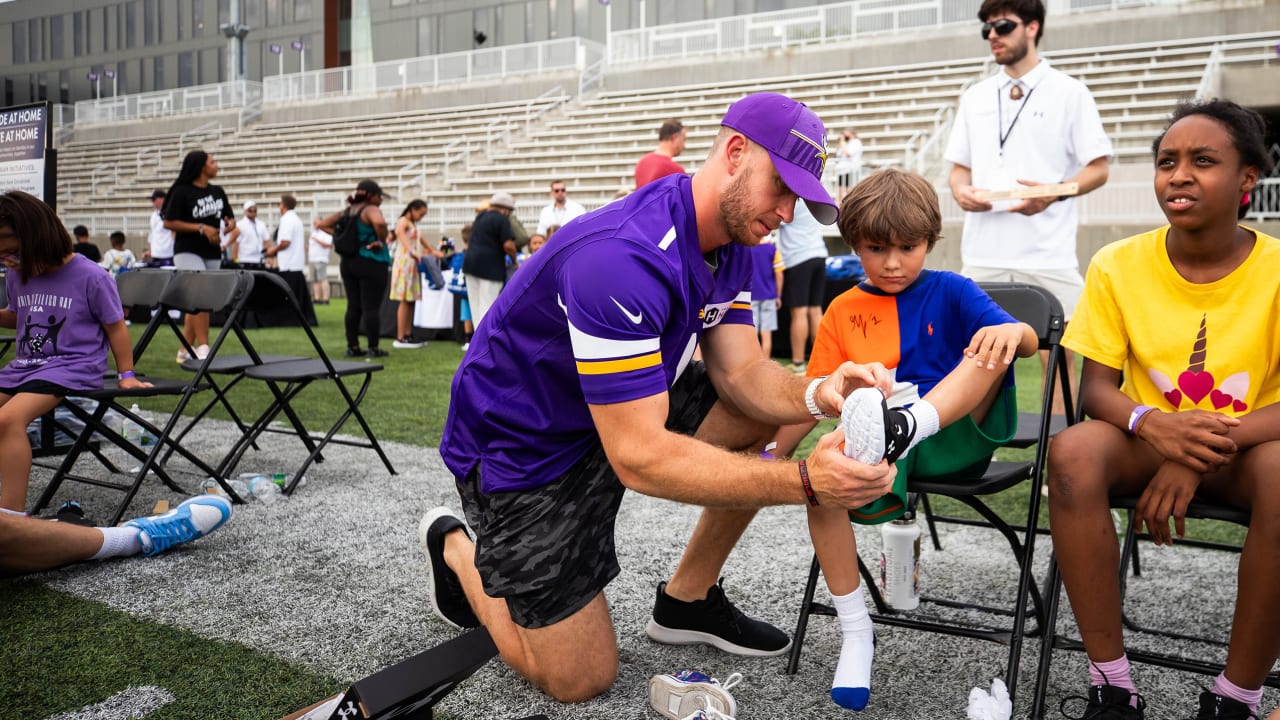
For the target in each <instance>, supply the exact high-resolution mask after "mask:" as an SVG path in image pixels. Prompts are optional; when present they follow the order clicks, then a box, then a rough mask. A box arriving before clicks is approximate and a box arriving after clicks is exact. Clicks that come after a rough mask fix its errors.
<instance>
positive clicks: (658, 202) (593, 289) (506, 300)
mask: <svg viewBox="0 0 1280 720" xmlns="http://www.w3.org/2000/svg"><path fill="white" fill-rule="evenodd" d="M710 265H714V266H715V267H716V268H717V269H716V270H715V272H714V273H713V272H712V270H711V267H710ZM750 277H751V258H750V256H749V254H748V253H747V252H745V248H741V247H738V246H737V245H735V244H733V243H730V244H729V245H726V246H724V247H721V248H719V249H717V250H716V251H715V253H714V258H712V259H708V258H704V257H703V255H702V251H701V249H700V247H699V245H698V232H697V222H696V218H695V217H694V206H693V193H692V190H691V184H690V178H689V177H688V176H686V175H673V176H670V177H667V178H663V179H661V180H657V181H655V182H653V183H650V184H649V185H646V186H645V187H643V188H641V189H640V190H637V191H636V192H634V193H632V194H631V195H629V196H627V197H626V198H623V199H622V200H619V201H616V202H613V203H611V204H609V205H606V206H605V207H603V208H600V209H599V210H597V211H595V212H591V213H588V214H586V215H583V216H580V217H578V218H576V219H574V220H572V221H570V222H569V223H567V224H565V226H564V227H563V228H561V229H560V230H558V231H557V232H556V233H555V235H554V236H552V239H551V240H550V241H549V242H548V243H547V245H546V246H545V247H543V248H542V249H541V250H539V251H538V252H537V253H536V254H535V255H533V257H532V259H530V260H529V261H528V262H527V263H526V264H524V265H523V266H521V268H520V270H519V271H517V272H516V274H515V276H514V277H513V278H512V279H511V282H510V283H508V284H507V286H506V287H505V288H504V289H503V290H502V292H501V293H500V294H499V295H498V301H497V303H495V304H494V306H493V308H492V310H491V311H490V312H489V314H487V315H485V318H484V321H483V322H482V323H480V326H479V327H478V328H476V333H475V337H474V338H473V339H472V341H471V347H470V349H469V350H468V351H467V355H466V358H465V359H464V360H463V361H462V364H461V366H459V368H458V372H457V374H456V375H455V376H454V379H453V388H452V397H451V402H450V405H449V416H448V419H447V420H446V421H445V428H444V438H443V440H442V442H441V447H440V453H441V455H442V456H443V457H444V461H445V464H446V465H448V467H449V469H450V470H451V471H452V472H453V474H454V475H455V476H456V477H458V478H459V479H462V478H465V477H466V476H467V474H468V473H469V472H470V471H471V469H472V468H473V467H475V465H476V463H477V462H480V463H481V468H480V476H481V477H480V479H481V488H482V489H483V491H484V492H501V491H509V490H520V489H525V488H531V487H538V486H540V485H545V484H547V483H549V482H551V481H553V480H555V479H556V478H557V477H559V476H560V475H561V474H563V473H564V472H565V471H567V470H568V469H569V468H570V467H571V466H572V465H573V464H574V463H575V462H577V461H578V460H579V459H580V458H581V457H582V456H583V454H584V453H585V452H586V451H587V449H588V448H590V447H592V446H593V445H594V444H595V443H596V442H598V441H599V437H598V436H597V434H596V430H595V426H594V424H593V423H592V419H591V412H590V410H589V409H588V404H589V403H590V404H609V403H618V402H626V401H629V400H638V399H640V398H645V397H650V396H653V395H658V394H661V393H664V392H666V391H667V390H668V388H670V387H671V386H672V385H673V384H674V383H675V380H676V378H678V377H679V376H680V373H681V372H682V371H683V370H684V368H685V367H686V366H687V365H688V364H689V362H690V360H691V359H692V357H693V351H694V349H695V347H696V346H697V343H698V339H699V338H700V337H701V335H702V333H703V332H704V331H706V330H708V329H710V328H713V327H715V326H716V325H719V324H721V323H729V324H742V325H751V324H752V319H751V293H750Z"/></svg>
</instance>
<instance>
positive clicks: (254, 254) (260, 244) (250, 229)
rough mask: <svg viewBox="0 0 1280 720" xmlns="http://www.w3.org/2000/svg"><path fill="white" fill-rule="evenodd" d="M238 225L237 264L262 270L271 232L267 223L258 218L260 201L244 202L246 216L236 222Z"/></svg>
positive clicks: (249, 268)
mask: <svg viewBox="0 0 1280 720" xmlns="http://www.w3.org/2000/svg"><path fill="white" fill-rule="evenodd" d="M236 227H238V228H240V239H239V241H238V242H239V245H238V247H237V248H236V255H235V261H236V264H238V265H239V266H240V267H242V268H246V269H248V270H261V269H262V268H263V267H264V266H263V263H264V262H265V261H266V260H265V257H266V256H265V254H264V250H265V248H266V243H267V241H268V240H270V239H271V234H270V232H268V231H267V224H266V223H264V222H262V221H261V220H259V219H258V203H256V202H254V201H253V200H250V201H248V202H246V203H245V204H244V216H243V217H241V218H240V220H239V221H238V222H237V223H236Z"/></svg>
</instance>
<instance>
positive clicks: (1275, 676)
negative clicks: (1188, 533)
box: [1031, 496, 1280, 718]
mask: <svg viewBox="0 0 1280 720" xmlns="http://www.w3.org/2000/svg"><path fill="white" fill-rule="evenodd" d="M1137 504H1138V498H1137V497H1133V496H1124V497H1113V498H1111V501H1110V505H1111V507H1112V509H1115V510H1123V511H1124V512H1125V514H1126V515H1127V516H1128V520H1127V522H1126V526H1125V532H1124V540H1123V541H1122V544H1121V546H1120V602H1121V621H1122V623H1123V624H1124V627H1125V629H1126V630H1128V631H1129V632H1132V633H1141V634H1145V635H1151V636H1155V637H1163V638H1168V639H1170V640H1174V641H1178V642H1175V643H1174V645H1175V646H1182V647H1186V644H1187V643H1188V642H1191V643H1199V644H1202V645H1208V646H1214V647H1220V648H1225V647H1226V646H1227V642H1226V640H1224V639H1222V638H1216V637H1208V636H1203V635H1191V634H1187V633H1178V632H1171V631H1168V630H1164V629H1161V628H1158V627H1154V626H1152V625H1149V624H1142V623H1139V622H1137V621H1135V620H1133V618H1132V617H1131V616H1130V614H1129V613H1128V612H1127V611H1126V610H1125V609H1124V598H1125V595H1126V590H1127V589H1128V582H1127V577H1128V575H1129V571H1130V568H1132V569H1133V575H1134V577H1138V576H1139V575H1140V574H1141V573H1140V572H1139V571H1138V568H1137V558H1138V545H1137V541H1138V540H1139V539H1148V540H1149V539H1150V536H1149V535H1146V534H1145V533H1144V534H1139V533H1138V532H1137V530H1138V517H1137V514H1136V513H1135V512H1134V510H1135V508H1136V507H1137ZM1187 517H1188V518H1196V519H1201V520H1217V521H1221V522H1229V523H1234V524H1236V525H1240V526H1241V527H1245V528H1248V527H1249V513H1248V512H1246V511H1244V510H1238V509H1236V508H1231V507H1227V506H1225V505H1221V504H1218V503H1212V502H1206V501H1202V500H1195V501H1192V503H1191V504H1190V505H1188V506H1187ZM1177 544H1178V545H1179V546H1182V545H1185V546H1188V547H1200V548H1209V549H1213V550H1223V551H1227V552H1237V553H1238V552H1239V551H1240V548H1239V547H1236V546H1233V545H1224V544H1222V543H1214V542H1203V541H1197V540H1190V539H1187V540H1179V541H1178V543H1177ZM1061 594H1062V574H1061V572H1060V571H1059V568H1058V562H1057V559H1056V558H1055V557H1054V556H1053V555H1052V554H1051V555H1050V556H1049V576H1048V579H1047V580H1046V582H1045V595H1046V603H1045V613H1046V614H1045V625H1044V626H1045V627H1046V628H1048V630H1049V631H1048V632H1045V633H1044V634H1043V635H1042V636H1041V638H1040V663H1039V666H1038V668H1037V670H1036V679H1035V695H1034V697H1033V699H1032V705H1031V717H1033V718H1042V717H1044V714H1045V707H1044V705H1045V700H1046V699H1047V698H1046V696H1047V694H1048V687H1049V671H1050V669H1051V666H1052V663H1053V651H1054V650H1078V651H1081V652H1083V651H1084V649H1085V648H1084V643H1083V642H1082V641H1081V640H1080V639H1079V638H1074V637H1068V636H1066V635H1063V634H1061V633H1058V632H1057V631H1056V628H1057V619H1058V608H1059V602H1060V597H1061ZM1125 654H1126V655H1127V656H1128V658H1129V660H1130V661H1131V662H1138V663H1144V664H1147V665H1156V666H1158V667H1166V668H1170V669H1173V670H1181V671H1184V672H1193V673H1199V674H1202V675H1217V674H1218V673H1220V672H1222V670H1223V667H1224V666H1223V663H1220V662H1214V661H1211V660H1207V659H1204V658H1196V657H1191V656H1189V655H1180V654H1176V653H1172V652H1158V651H1149V650H1138V649H1134V648H1130V647H1126V648H1125ZM1263 684H1264V685H1266V686H1267V687H1274V688H1280V671H1272V672H1271V673H1270V674H1268V675H1267V677H1266V679H1265V680H1264V681H1263Z"/></svg>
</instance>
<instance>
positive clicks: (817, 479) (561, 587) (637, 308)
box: [419, 93, 893, 702]
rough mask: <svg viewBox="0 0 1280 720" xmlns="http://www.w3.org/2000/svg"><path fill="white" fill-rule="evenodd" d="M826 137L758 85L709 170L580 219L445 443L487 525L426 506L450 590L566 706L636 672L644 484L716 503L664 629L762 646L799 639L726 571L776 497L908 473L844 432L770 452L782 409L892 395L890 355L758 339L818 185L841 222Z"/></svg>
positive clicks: (673, 591)
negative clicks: (808, 371) (800, 206)
mask: <svg viewBox="0 0 1280 720" xmlns="http://www.w3.org/2000/svg"><path fill="white" fill-rule="evenodd" d="M825 139H826V129H825V128H824V127H823V125H822V122H821V121H820V120H819V119H818V117H817V115H815V114H814V113H813V112H812V111H811V110H809V109H808V108H807V107H805V106H804V105H803V104H802V103H799V102H796V101H794V100H792V99H790V98H787V97H785V96H782V95H777V94H773V93H759V94H755V95H750V96H748V97H745V98H743V99H741V100H739V101H738V102H736V103H734V104H733V105H732V106H731V107H730V108H729V110H728V112H727V114H726V115H725V116H724V119H723V121H722V126H721V128H720V132H719V134H718V135H717V136H716V139H715V143H714V145H713V146H712V148H711V151H710V154H709V156H708V158H707V160H706V163H705V164H704V165H703V167H702V168H701V169H700V170H698V171H697V173H695V174H694V175H693V176H692V177H690V176H685V175H673V176H670V177H666V178H663V179H661V180H657V181H654V182H653V183H650V184H648V185H646V186H644V187H643V188H640V189H639V190H637V191H636V192H634V193H632V194H631V195H629V196H627V197H626V198H624V199H622V200H619V201H616V202H614V203H612V204H610V205H607V206H605V207H603V208H601V209H599V210H597V211H595V212H592V213H588V214H586V215H583V216H581V217H578V218H576V219H574V220H572V221H570V222H568V223H567V224H565V226H564V227H563V228H561V229H560V230H559V231H557V232H556V233H555V235H554V236H553V237H552V239H551V240H550V241H549V242H548V243H547V244H546V246H544V247H543V248H542V249H541V250H540V251H538V253H537V254H536V255H534V256H533V257H532V259H530V260H529V261H528V262H527V263H525V265H524V266H523V267H522V268H521V269H520V272H518V273H516V275H515V276H514V277H513V278H512V280H511V281H510V282H509V283H508V284H507V286H506V288H504V289H503V291H502V293H501V294H500V295H499V296H498V300H497V302H496V304H495V305H494V306H493V308H492V310H491V311H490V312H489V314H487V315H486V316H485V318H484V320H483V321H482V322H481V323H480V325H479V327H477V328H476V333H475V337H474V339H473V340H472V343H471V347H470V349H469V350H468V352H467V355H466V358H465V359H464V360H463V361H462V364H461V366H460V367H459V368H458V373H457V375H455V376H454V380H453V389H452V399H451V403H450V406H449V416H448V420H447V421H446V424H445V429H444V438H443V441H442V443H441V449H440V452H441V455H443V457H444V461H445V464H446V465H447V466H448V467H449V469H450V470H451V471H452V472H453V474H454V476H455V477H456V479H457V484H458V493H459V495H460V496H461V502H462V509H463V511H464V513H465V517H466V521H467V524H468V525H470V527H471V529H472V530H473V531H474V532H475V535H476V537H475V540H474V541H473V540H472V539H471V537H470V535H468V533H467V531H466V527H465V526H464V525H463V523H462V521H461V519H460V518H459V517H458V516H457V515H455V514H453V513H452V512H451V511H449V510H448V509H446V508H437V509H435V510H432V511H430V512H428V513H427V515H426V516H425V517H424V518H423V520H422V523H421V525H420V528H419V538H420V540H421V542H422V545H423V550H424V552H425V553H426V555H427V558H428V561H429V563H430V572H431V582H430V588H431V597H430V599H431V602H432V605H433V607H434V609H435V610H436V612H437V614H439V615H440V616H441V617H442V618H443V619H445V620H446V621H447V622H449V623H451V624H454V625H456V626H458V627H475V626H477V625H484V626H485V627H486V628H487V629H488V630H489V632H490V634H491V635H492V637H493V640H494V642H495V643H496V644H497V646H498V649H499V651H500V652H501V654H502V658H503V659H504V660H505V661H506V662H507V663H508V664H509V665H510V666H511V667H512V668H514V669H515V670H517V671H518V672H520V673H521V674H523V675H524V676H525V677H526V678H528V679H529V680H530V681H531V682H533V683H534V684H535V685H537V686H538V687H539V688H541V689H542V690H544V691H545V692H547V693H548V694H550V695H551V696H553V697H555V698H557V699H558V700H562V701H566V702H573V701H580V700H585V699H587V698H590V697H593V696H595V695H598V694H600V693H602V692H604V691H605V690H607V689H608V688H609V687H610V685H612V684H613V681H614V679H615V678H616V676H617V667H618V648H617V640H616V638H615V636H614V631H613V624H612V621H611V619H610V617H609V610H608V606H607V605H606V602H605V597H604V593H603V591H604V587H605V586H606V585H607V584H608V583H609V581H611V580H612V579H613V578H614V577H615V576H617V574H618V572H619V568H618V562H617V558H616V556H615V553H614V545H613V530H614V519H615V517H616V515H617V510H618V505H619V503H620V502H621V499H622V493H623V491H624V489H626V488H630V489H632V490H635V491H637V492H641V493H644V494H646V495H653V496H656V497H663V498H669V499H671V500H676V501H680V502H685V503H691V504H696V505H701V506H703V507H704V508H705V509H704V510H703V512H702V516H701V518H700V519H699V521H698V524H697V527H696V528H695V529H694V531H693V536H692V537H691V538H690V540H689V544H688V546H687V548H686V550H685V553H684V556H683V557H682V559H681V561H680V564H679V566H678V567H677V569H676V572H675V574H674V575H672V577H671V579H670V581H668V582H665V583H661V584H659V586H658V589H657V602H656V604H655V606H654V612H653V619H652V620H650V622H649V625H648V628H647V633H648V634H649V636H650V637H652V638H653V639H654V640H656V641H658V642H664V643H674V644H689V643H706V644H709V645H714V646H715V647H718V648H720V649H722V650H725V651H727V652H731V653H738V654H743V655H756V656H760V655H778V654H781V653H784V652H786V650H787V649H788V647H789V646H790V639H789V638H788V637H787V634H786V633H784V632H782V631H781V630H779V629H777V628H775V627H773V626H771V625H769V624H767V623H764V622H761V621H758V620H754V619H751V618H749V617H747V616H745V615H744V614H743V613H742V612H741V611H739V610H738V609H737V608H736V607H735V606H734V605H733V604H732V603H731V602H729V600H728V599H727V598H726V597H725V596H724V592H723V589H722V588H721V586H720V585H719V584H718V582H717V578H718V577H719V574H720V571H721V568H722V566H723V565H724V562H725V560H726V559H727V558H728V555H729V552H730V551H731V550H732V549H733V546H734V544H735V543H736V542H737V541H738V538H739V537H741V535H742V532H743V531H744V530H745V529H746V527H747V525H748V523H750V522H751V519H752V517H754V515H755V512H756V509H757V508H761V507H765V506H769V505H785V504H803V503H806V502H807V503H813V504H823V505H832V506H837V507H845V508H855V507H859V506H861V505H864V504H866V503H868V502H871V501H872V500H875V499H876V498H879V497H880V496H882V495H884V494H885V493H886V492H889V490H890V488H891V486H892V483H893V469H892V468H891V467H890V466H889V465H888V464H887V463H884V462H880V463H879V464H878V465H864V464H862V463H859V462H856V461H854V460H851V459H849V458H846V457H845V456H844V455H843V454H842V452H841V448H840V443H841V442H842V439H843V437H842V435H841V434H840V433H839V432H838V431H837V432H833V433H830V434H828V435H826V436H824V437H823V438H822V439H821V440H820V441H819V442H818V445H817V447H816V448H815V449H814V451H813V453H812V454H811V455H810V456H809V458H808V461H807V463H806V462H799V463H791V462H770V461H768V460H764V459H760V458H758V457H757V455H758V454H759V452H760V450H761V449H762V448H763V447H764V444H765V443H766V442H767V441H769V440H770V439H771V438H772V436H773V433H774V430H775V429H776V428H777V427H778V426H779V425H785V424H789V423H796V422H801V421H804V420H808V419H810V418H812V417H819V418H822V417H828V416H836V415H839V414H840V410H841V408H842V407H843V403H844V398H845V397H846V396H847V395H848V394H849V393H851V392H853V391H854V390H855V389H857V388H861V387H868V386H871V387H878V388H880V389H881V390H883V391H885V392H886V393H887V392H888V391H889V390H890V382H889V376H888V374H887V372H886V371H885V369H884V368H883V367H882V366H880V365H855V364H853V363H845V364H844V365H842V366H840V367H839V368H838V369H837V370H836V372H835V373H833V374H832V375H831V376H830V377H828V378H818V379H809V378H803V377H799V376H796V375H795V374H793V373H791V372H789V371H787V370H785V369H783V368H782V367H781V366H780V365H778V364H777V363H775V362H773V361H771V360H769V359H768V358H766V357H764V355H763V353H761V351H760V345H759V343H758V342H757V340H756V336H755V328H754V326H753V324H752V318H751V288H750V285H749V283H750V277H751V258H750V256H749V254H748V253H747V252H746V249H747V247H749V246H753V245H756V244H758V243H759V242H760V241H761V240H762V239H763V238H764V237H765V236H767V235H768V234H769V233H771V232H772V231H773V230H775V229H776V228H777V227H778V224H779V223H782V222H787V221H790V220H791V217H792V210H793V208H794V207H795V203H796V202H797V200H800V201H803V202H805V203H806V204H807V205H808V207H809V210H810V211H811V212H812V213H813V215H814V216H815V217H816V218H818V220H819V221H821V222H823V223H825V224H831V223H834V222H835V220H836V216H837V210H836V206H835V204H834V202H833V201H832V199H831V196H830V195H829V194H828V193H827V191H826V190H825V189H824V188H823V186H822V183H821V180H820V178H821V176H822V170H823V166H824V165H825V163H826V158H827V155H826V149H825ZM698 347H701V350H702V358H703V360H702V361H693V357H694V351H695V349H697V348H698ZM690 468H696V469H697V470H696V471H695V472H690Z"/></svg>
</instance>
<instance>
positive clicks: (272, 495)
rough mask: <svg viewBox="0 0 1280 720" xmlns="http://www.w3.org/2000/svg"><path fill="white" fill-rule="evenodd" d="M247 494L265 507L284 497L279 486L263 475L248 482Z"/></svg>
mask: <svg viewBox="0 0 1280 720" xmlns="http://www.w3.org/2000/svg"><path fill="white" fill-rule="evenodd" d="M249 493H250V494H251V495H253V496H254V497H256V498H258V499H259V500H261V501H262V502H263V503H264V504H266V505H272V504H275V502H276V501H277V500H279V499H280V498H282V497H284V496H283V495H282V494H281V491H280V486H279V485H276V484H275V483H274V482H273V481H272V480H271V478H269V477H267V476H265V475H258V476H256V477H254V478H253V479H252V480H250V481H249Z"/></svg>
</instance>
